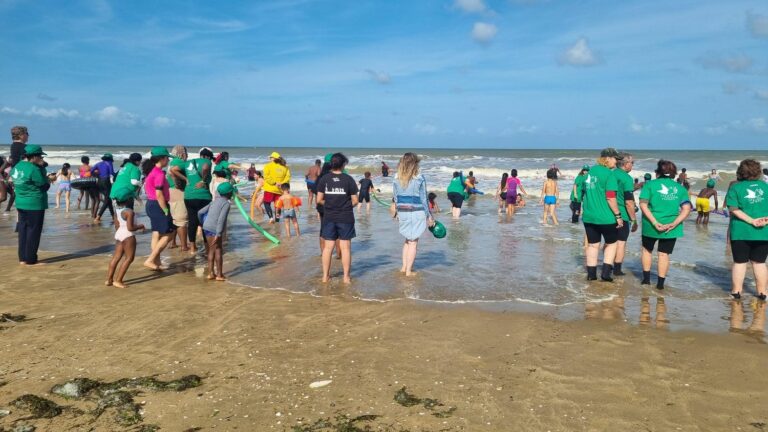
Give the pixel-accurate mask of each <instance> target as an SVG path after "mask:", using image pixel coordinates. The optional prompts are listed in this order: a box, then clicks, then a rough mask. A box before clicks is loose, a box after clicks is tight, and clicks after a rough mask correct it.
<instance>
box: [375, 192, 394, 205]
mask: <svg viewBox="0 0 768 432" xmlns="http://www.w3.org/2000/svg"><path fill="white" fill-rule="evenodd" d="M371 196H372V197H373V199H375V200H376V202H377V203H379V204H381V205H383V206H384V207H389V206H390V205H391V204H392V203H388V202H386V201H382V200H381V199H379V197H377V196H376V194H375V193H371Z"/></svg>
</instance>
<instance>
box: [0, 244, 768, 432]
mask: <svg viewBox="0 0 768 432" xmlns="http://www.w3.org/2000/svg"><path fill="white" fill-rule="evenodd" d="M42 257H43V258H44V259H45V261H47V262H48V264H47V265H45V266H42V267H38V268H34V269H31V268H26V267H19V266H17V265H16V264H15V261H16V260H15V250H14V249H13V248H9V247H3V248H0V259H2V262H4V263H6V269H5V270H4V272H3V282H2V284H0V312H2V313H11V314H14V315H15V314H24V315H27V320H26V321H22V322H17V323H2V324H0V327H2V330H0V407H2V408H7V409H10V411H11V414H10V415H9V416H6V417H4V418H0V429H2V428H5V429H6V430H9V429H10V428H11V427H12V426H13V425H18V424H32V425H35V426H37V430H38V431H62V430H94V431H111V430H139V429H138V427H139V426H138V425H136V426H132V427H122V426H119V425H117V424H116V423H115V422H114V415H112V413H109V412H107V413H104V414H103V415H101V416H100V417H99V418H97V419H95V418H94V417H93V416H91V415H88V414H78V413H77V412H76V411H73V410H65V411H64V412H63V413H62V414H61V415H59V416H57V417H54V418H52V419H28V420H21V421H19V419H20V418H24V417H25V416H26V413H24V412H23V410H20V409H17V408H14V407H9V402H10V401H12V400H13V399H15V398H17V397H18V396H21V395H22V394H26V393H31V394H35V395H38V396H42V397H46V398H49V399H51V400H52V401H54V402H56V403H58V404H59V405H62V406H73V407H77V408H80V409H83V410H89V409H92V408H93V407H94V405H93V404H92V403H91V404H90V405H89V404H88V403H83V402H79V401H68V400H65V399H62V398H60V397H58V396H56V395H51V394H50V393H49V391H50V389H51V387H52V386H53V385H54V384H58V383H61V382H64V381H67V380H69V379H72V378H75V377H88V378H94V379H95V378H98V379H102V380H117V379H120V378H126V377H137V376H150V375H156V376H157V377H158V378H160V379H165V380H168V379H175V378H179V377H181V376H183V375H188V374H197V375H200V376H201V377H202V378H203V384H202V386H200V387H197V388H193V389H188V390H186V391H183V392H144V393H142V394H141V395H139V396H137V397H136V401H137V402H138V403H141V404H142V405H141V406H142V410H143V417H144V421H143V424H145V425H150V424H151V425H157V426H159V427H160V428H161V429H160V430H168V431H185V430H248V431H252V430H253V431H262V430H278V431H292V430H299V431H301V430H318V431H320V430H322V431H326V430H328V431H331V430H369V429H365V427H366V426H367V427H370V430H385V431H460V430H461V431H481V430H482V431H486V430H487V431H509V430H532V431H539V430H541V431H546V430H552V431H566V430H567V431H573V430H585V431H586V430H653V431H656V430H659V431H661V430H665V431H666V430H683V431H689V430H760V429H762V428H763V427H764V425H765V423H768V415H767V414H766V411H765V407H764V402H763V400H762V398H763V396H764V394H765V388H766V385H768V377H766V374H765V373H764V372H765V366H764V365H765V359H766V355H768V346H766V345H765V344H763V343H760V342H759V341H760V339H759V338H758V339H755V338H751V337H748V336H745V335H743V334H708V333H695V332H669V331H666V330H664V329H660V328H657V327H656V324H654V321H653V319H652V318H650V319H649V325H647V326H642V325H640V326H631V325H629V324H627V323H624V322H621V321H593V320H585V321H558V320H555V319H553V318H549V317H547V316H543V315H536V314H526V313H511V312H490V311H483V310H478V309H476V308H472V307H469V306H450V307H442V306H436V305H429V306H428V305H424V304H419V303H416V302H414V301H411V300H403V301H393V302H387V303H380V302H364V301H360V300H355V299H352V298H349V297H347V296H344V295H343V294H340V295H333V296H326V297H313V296H310V295H306V294H291V293H288V292H279V291H274V290H258V289H252V288H243V287H238V286H235V285H232V284H227V283H214V282H205V281H204V280H203V279H202V278H201V277H200V276H199V275H198V274H197V273H196V272H194V271H185V269H186V267H184V266H176V267H175V269H172V270H170V271H168V272H164V273H160V274H158V273H152V272H149V271H144V270H143V269H142V268H141V267H140V265H137V264H134V266H133V267H132V268H131V270H130V271H129V273H128V275H127V278H126V281H127V282H128V283H131V282H133V283H134V284H133V285H132V286H131V287H129V288H128V289H125V290H121V289H117V288H112V287H105V286H103V280H104V270H105V267H106V265H107V262H108V257H106V256H90V257H82V256H70V255H61V254H54V253H43V254H42ZM62 281H67V282H66V283H62ZM137 282H141V283H137ZM656 311H657V312H658V309H656ZM650 315H653V312H649V316H650ZM321 380H332V382H331V383H330V384H329V385H327V386H324V387H321V388H316V389H312V388H310V384H311V383H313V382H316V381H321ZM402 387H407V391H408V393H411V394H413V395H415V396H416V397H419V398H432V399H437V400H439V401H440V403H442V404H443V406H432V405H433V404H430V403H428V402H426V403H425V402H422V403H420V404H417V405H414V406H410V407H408V406H403V405H400V404H398V403H397V402H396V401H395V400H394V396H395V394H396V392H397V391H398V390H399V389H401V388H402ZM401 400H402V399H401ZM453 408H455V409H453ZM363 415H375V416H378V417H361V418H358V420H357V421H356V422H354V424H353V426H355V427H357V428H359V429H340V428H337V429H334V427H338V425H339V424H343V423H344V422H345V420H343V418H341V417H338V418H337V416H349V417H350V418H357V417H359V416H363ZM326 418H328V419H330V420H329V422H328V423H322V422H321V423H318V421H320V420H323V419H326ZM14 422H16V423H14ZM311 425H314V426H315V428H314V429H313V428H311ZM323 425H325V426H328V427H327V428H322V427H320V426H323ZM331 425H334V426H331ZM295 427H298V429H294V428H295ZM194 428H200V429H194ZM302 428H303V429H302Z"/></svg>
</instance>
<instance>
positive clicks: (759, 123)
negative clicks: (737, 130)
mask: <svg viewBox="0 0 768 432" xmlns="http://www.w3.org/2000/svg"><path fill="white" fill-rule="evenodd" d="M747 127H748V128H749V129H752V130H753V131H755V132H768V120H766V119H765V118H764V117H759V118H751V119H749V120H747Z"/></svg>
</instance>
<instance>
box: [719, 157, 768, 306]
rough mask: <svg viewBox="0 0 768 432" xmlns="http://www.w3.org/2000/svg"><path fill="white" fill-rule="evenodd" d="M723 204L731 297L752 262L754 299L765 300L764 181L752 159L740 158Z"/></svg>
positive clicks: (767, 212) (767, 198)
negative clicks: (727, 212) (727, 227)
mask: <svg viewBox="0 0 768 432" xmlns="http://www.w3.org/2000/svg"><path fill="white" fill-rule="evenodd" d="M725 205H726V206H728V209H729V210H730V211H731V218H730V219H731V222H730V232H731V253H732V254H733V268H732V270H731V279H732V282H733V285H732V287H731V296H733V298H735V299H740V298H741V291H742V289H743V288H744V275H745V274H746V272H747V263H748V262H750V263H752V270H753V271H754V273H755V285H757V298H759V299H760V300H765V299H766V284H768V269H766V267H765V260H766V257H767V256H768V228H766V227H765V226H766V225H767V224H768V184H766V183H765V182H764V181H763V173H762V171H761V169H760V162H757V161H756V160H753V159H746V160H743V161H741V164H739V168H738V169H737V170H736V183H734V184H732V185H731V187H730V189H728V194H727V195H726V197H725Z"/></svg>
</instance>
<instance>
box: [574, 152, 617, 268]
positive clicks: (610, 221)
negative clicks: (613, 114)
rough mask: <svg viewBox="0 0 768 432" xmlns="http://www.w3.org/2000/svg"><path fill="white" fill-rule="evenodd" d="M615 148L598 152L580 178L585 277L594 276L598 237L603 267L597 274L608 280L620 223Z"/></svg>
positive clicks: (598, 248)
mask: <svg viewBox="0 0 768 432" xmlns="http://www.w3.org/2000/svg"><path fill="white" fill-rule="evenodd" d="M618 157H619V152H617V151H616V149H613V148H606V149H603V151H601V152H600V158H599V159H598V160H597V165H595V166H593V167H592V168H590V169H589V171H588V172H587V178H585V179H584V202H583V208H582V220H583V221H584V230H585V232H586V235H587V253H586V255H587V260H586V261H587V280H597V257H598V255H599V253H600V240H601V239H602V240H603V241H605V249H604V250H603V269H602V272H601V273H600V278H601V279H602V280H604V281H606V282H612V281H613V277H611V274H612V273H613V262H614V259H615V258H616V241H617V240H618V233H619V232H618V230H619V229H620V228H621V227H622V226H623V225H624V220H623V219H622V217H621V213H620V212H619V205H618V203H617V202H616V191H617V190H618V186H617V185H616V177H615V176H614V175H613V171H612V170H613V169H614V168H616V162H617V158H618Z"/></svg>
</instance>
